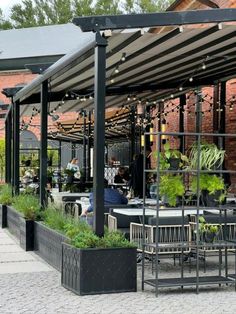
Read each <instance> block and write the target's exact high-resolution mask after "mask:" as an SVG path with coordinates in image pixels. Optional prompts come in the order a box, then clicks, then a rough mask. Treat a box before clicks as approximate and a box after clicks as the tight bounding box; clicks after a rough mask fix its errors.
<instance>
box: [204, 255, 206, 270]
mask: <svg viewBox="0 0 236 314" xmlns="http://www.w3.org/2000/svg"><path fill="white" fill-rule="evenodd" d="M205 272H206V251H204V273H205Z"/></svg>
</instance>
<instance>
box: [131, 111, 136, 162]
mask: <svg viewBox="0 0 236 314" xmlns="http://www.w3.org/2000/svg"><path fill="white" fill-rule="evenodd" d="M134 154H135V107H134V106H132V107H131V110H130V162H132V161H133V158H134Z"/></svg>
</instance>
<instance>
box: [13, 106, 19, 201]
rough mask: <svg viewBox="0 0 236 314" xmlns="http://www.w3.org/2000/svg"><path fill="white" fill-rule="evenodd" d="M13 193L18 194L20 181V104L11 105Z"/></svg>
mask: <svg viewBox="0 0 236 314" xmlns="http://www.w3.org/2000/svg"><path fill="white" fill-rule="evenodd" d="M13 173H14V176H13V192H14V194H15V195H18V194H19V179H20V102H19V101H16V102H14V103H13Z"/></svg>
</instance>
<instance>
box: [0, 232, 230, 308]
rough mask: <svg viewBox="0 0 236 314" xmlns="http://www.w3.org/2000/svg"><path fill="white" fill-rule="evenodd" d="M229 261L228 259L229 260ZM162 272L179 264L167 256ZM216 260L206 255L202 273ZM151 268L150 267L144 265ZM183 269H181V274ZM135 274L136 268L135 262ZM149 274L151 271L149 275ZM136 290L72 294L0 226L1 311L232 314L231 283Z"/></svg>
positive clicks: (55, 274)
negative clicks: (157, 293)
mask: <svg viewBox="0 0 236 314" xmlns="http://www.w3.org/2000/svg"><path fill="white" fill-rule="evenodd" d="M232 263H233V261H232ZM160 268H161V272H163V273H164V275H165V276H168V277H171V276H175V275H176V273H177V272H178V274H179V267H178V266H175V267H174V266H173V261H172V260H161V265H160ZM216 268H217V260H216V259H214V258H213V259H209V262H208V265H207V271H209V274H213V273H214V272H215V270H216ZM147 272H150V266H147ZM187 272H188V267H186V273H187ZM138 274H139V278H140V274H141V267H140V266H138ZM150 276H151V274H150ZM138 287H139V289H138V292H137V293H121V294H108V295H94V296H83V297H80V296H77V295H75V294H73V293H72V292H70V291H68V290H66V289H64V288H63V287H61V285H60V274H59V272H57V271H56V270H54V269H53V268H52V267H50V266H49V265H48V264H46V263H45V262H44V261H42V260H41V259H40V258H39V257H38V256H37V255H36V254H35V253H33V252H24V251H23V250H22V249H21V248H20V247H19V246H18V244H17V243H16V242H15V240H14V239H13V238H12V237H11V236H10V235H9V234H8V232H7V231H6V230H5V229H4V230H2V229H0V313H1V314H22V313H26V314H34V313H40V314H54V313H61V314H77V313H78V314H87V313H88V314H98V313H112V314H126V313H127V314H129V313H130V314H133V313H182V314H183V313H188V314H189V313H204V314H205V313H235V312H236V292H235V291H234V287H233V286H228V287H225V286H222V287H221V288H219V287H218V286H217V287H212V286H210V287H202V288H201V291H200V294H199V295H196V293H195V290H194V289H192V288H185V289H184V291H183V293H181V290H180V289H172V290H170V289H163V290H160V294H159V297H158V298H156V297H155V295H154V293H153V288H151V287H148V286H147V287H146V288H145V291H144V292H142V291H141V290H140V280H139V281H138Z"/></svg>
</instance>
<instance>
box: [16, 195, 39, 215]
mask: <svg viewBox="0 0 236 314" xmlns="http://www.w3.org/2000/svg"><path fill="white" fill-rule="evenodd" d="M12 205H13V207H14V208H15V209H16V210H17V211H19V212H20V213H22V214H23V216H24V218H25V219H29V220H39V219H40V217H41V211H40V204H39V200H38V198H37V197H36V196H34V195H30V194H20V195H17V196H15V197H14V198H13V202H12Z"/></svg>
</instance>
